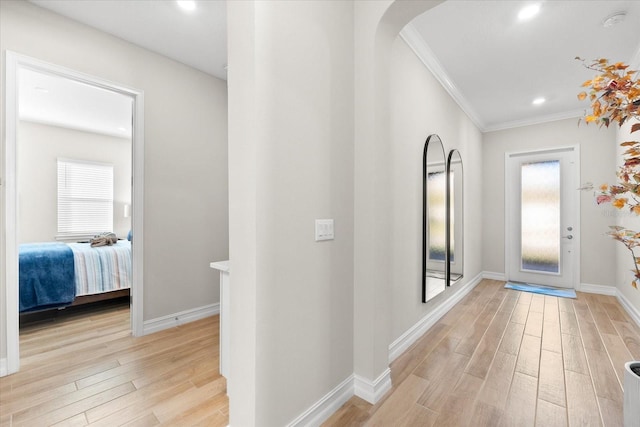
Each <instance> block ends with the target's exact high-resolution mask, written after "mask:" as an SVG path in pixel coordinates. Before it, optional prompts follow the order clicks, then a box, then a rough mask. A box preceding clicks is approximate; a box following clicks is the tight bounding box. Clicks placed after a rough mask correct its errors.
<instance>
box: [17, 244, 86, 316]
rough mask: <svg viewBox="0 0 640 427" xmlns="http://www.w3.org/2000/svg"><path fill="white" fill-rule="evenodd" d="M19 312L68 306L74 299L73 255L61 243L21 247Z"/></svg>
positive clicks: (24, 245) (69, 249)
mask: <svg viewBox="0 0 640 427" xmlns="http://www.w3.org/2000/svg"><path fill="white" fill-rule="evenodd" d="M19 272H20V274H19V276H20V311H21V312H23V311H29V310H35V309H38V310H39V309H44V308H52V307H59V306H64V305H68V304H70V303H72V302H73V300H74V299H75V296H76V288H75V281H74V261H73V251H72V250H71V248H69V246H67V245H66V244H64V243H55V242H54V243H27V244H22V245H20V254H19Z"/></svg>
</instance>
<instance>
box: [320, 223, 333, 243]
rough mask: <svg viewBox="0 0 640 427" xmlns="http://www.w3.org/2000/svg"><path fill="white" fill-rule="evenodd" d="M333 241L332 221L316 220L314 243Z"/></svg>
mask: <svg viewBox="0 0 640 427" xmlns="http://www.w3.org/2000/svg"><path fill="white" fill-rule="evenodd" d="M321 240H333V220H332V219H316V242H319V241H321Z"/></svg>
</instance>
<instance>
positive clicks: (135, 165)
mask: <svg viewBox="0 0 640 427" xmlns="http://www.w3.org/2000/svg"><path fill="white" fill-rule="evenodd" d="M20 69H30V70H34V71H38V72H42V73H47V74H52V75H56V76H60V77H64V78H67V79H71V80H75V81H78V82H81V83H85V84H88V85H90V86H95V87H98V88H101V89H106V90H109V91H112V92H116V93H119V94H122V95H126V96H128V97H130V98H132V100H133V108H132V111H133V123H132V124H133V129H132V135H131V144H132V169H133V173H132V175H133V182H132V196H131V199H132V200H131V202H132V224H131V229H132V230H135V242H136V243H135V244H134V245H132V257H133V258H132V269H133V282H132V287H131V299H130V300H131V332H132V334H133V336H141V335H143V319H144V317H143V307H144V305H143V290H144V280H143V279H144V277H143V272H144V265H143V262H144V258H143V253H144V228H143V219H144V212H143V209H144V199H143V195H144V92H143V91H142V90H139V89H134V88H131V87H128V86H125V85H122V84H119V83H114V82H111V81H108V80H105V79H102V78H100V77H96V76H92V75H88V74H84V73H81V72H78V71H75V70H72V69H69V68H66V67H61V66H58V65H55V64H51V63H48V62H45V61H41V60H39V59H35V58H32V57H28V56H25V55H21V54H18V53H16V52H12V51H6V56H5V71H6V74H5V75H6V80H5V82H6V85H5V112H6V113H5V135H6V138H5V152H4V162H5V164H4V169H5V178H4V181H5V182H4V190H5V203H4V210H3V212H0V214H3V217H4V230H5V240H4V247H3V248H2V247H0V249H3V251H2V252H4V254H5V262H6V264H5V276H4V282H5V298H3V300H4V304H5V307H4V309H5V316H6V319H5V325H6V340H7V364H6V371H7V372H6V374H7V375H8V374H12V373H14V372H17V371H18V370H19V369H20V336H19V333H20V331H19V324H20V322H19V310H18V302H19V291H18V242H17V230H16V228H17V179H16V178H17V176H16V172H17V170H16V153H17V128H18V120H19V117H18V100H19V98H18V90H19V89H18V72H19V71H20ZM3 374H5V373H4V372H3ZM0 375H1V374H0Z"/></svg>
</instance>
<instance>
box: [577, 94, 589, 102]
mask: <svg viewBox="0 0 640 427" xmlns="http://www.w3.org/2000/svg"><path fill="white" fill-rule="evenodd" d="M586 97H587V92H580V93H579V94H578V99H579V100H580V101H584V100H585V98H586Z"/></svg>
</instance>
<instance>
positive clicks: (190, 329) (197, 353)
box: [0, 306, 229, 427]
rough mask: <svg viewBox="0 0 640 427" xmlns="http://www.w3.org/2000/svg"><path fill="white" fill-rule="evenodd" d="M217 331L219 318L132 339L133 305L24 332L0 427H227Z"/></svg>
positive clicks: (2, 398)
mask: <svg viewBox="0 0 640 427" xmlns="http://www.w3.org/2000/svg"><path fill="white" fill-rule="evenodd" d="M218 328H219V325H218V316H214V317H209V318H206V319H203V320H199V321H196V322H192V323H189V324H185V325H181V326H178V327H175V328H172V329H169V330H165V331H162V332H158V333H155V334H151V335H148V336H145V337H142V338H133V337H131V335H130V333H129V310H128V307H127V306H124V307H122V306H121V307H116V308H113V307H112V308H110V309H104V310H101V311H99V312H97V313H86V312H85V313H80V314H77V315H73V316H72V318H70V319H62V318H59V319H57V320H56V321H55V322H48V323H42V324H39V325H38V324H36V325H32V326H28V327H23V328H21V331H20V346H21V347H20V353H21V370H20V372H18V373H16V374H13V375H10V376H8V377H3V378H0V426H3V427H4V426H38V427H40V426H50V425H61V426H84V425H92V426H93V425H96V426H109V427H111V426H120V425H127V426H155V425H174V426H192V425H203V426H226V425H227V424H228V418H229V414H228V399H227V396H226V381H225V379H224V378H223V377H221V376H220V374H219V372H218V360H219V359H218Z"/></svg>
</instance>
